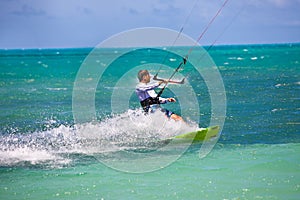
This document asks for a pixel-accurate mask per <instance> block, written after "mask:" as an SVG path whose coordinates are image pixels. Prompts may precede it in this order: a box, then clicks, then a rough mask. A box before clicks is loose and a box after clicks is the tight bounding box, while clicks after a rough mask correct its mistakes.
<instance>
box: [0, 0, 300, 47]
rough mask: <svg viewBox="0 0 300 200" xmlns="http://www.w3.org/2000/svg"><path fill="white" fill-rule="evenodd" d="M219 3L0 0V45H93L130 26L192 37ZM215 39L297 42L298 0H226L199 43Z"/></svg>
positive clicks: (187, 0) (191, 0)
mask: <svg viewBox="0 0 300 200" xmlns="http://www.w3.org/2000/svg"><path fill="white" fill-rule="evenodd" d="M195 2H196V3H195ZM223 2H224V0H198V1H197V0H64V1H63V0H0V48H65V47H66V48H68V47H94V46H96V45H97V44H99V43H100V42H101V41H103V40H105V39H107V38H108V37H110V36H112V35H114V34H117V33H119V32H122V31H126V30H129V29H133V28H141V27H161V28H170V29H173V30H177V31H179V30H180V28H181V27H182V26H183V24H184V26H183V27H184V29H183V32H184V33H185V34H186V35H188V36H190V37H192V38H194V39H195V40H196V39H197V38H198V37H199V35H200V34H201V32H202V31H203V29H204V28H205V26H206V25H207V24H208V22H209V20H210V19H211V18H212V17H213V16H214V15H215V13H216V12H217V10H218V9H219V8H220V6H221V5H222V3H223ZM192 8H193V11H192V12H191V15H190V17H188V16H189V14H190V11H191V9H192ZM187 19H188V20H187ZM185 21H187V22H186V23H184V22H185ZM216 39H218V40H217V43H216V44H256V43H291V42H300V0H247V1H242V0H229V2H228V4H227V5H226V7H225V8H224V9H223V11H222V13H221V14H220V15H219V16H218V17H217V19H216V20H215V21H214V23H213V24H212V25H211V26H210V27H209V29H208V31H207V33H206V34H205V35H204V37H203V38H202V39H201V40H200V44H202V45H208V44H211V43H213V41H214V40H216Z"/></svg>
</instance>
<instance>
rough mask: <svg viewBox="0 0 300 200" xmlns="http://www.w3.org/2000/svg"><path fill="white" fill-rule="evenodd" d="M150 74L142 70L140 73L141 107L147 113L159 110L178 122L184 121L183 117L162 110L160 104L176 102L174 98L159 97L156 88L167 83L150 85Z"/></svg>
mask: <svg viewBox="0 0 300 200" xmlns="http://www.w3.org/2000/svg"><path fill="white" fill-rule="evenodd" d="M150 78H151V77H150V74H149V72H148V71H147V70H140V71H139V72H138V79H139V84H138V85H137V86H136V90H135V92H136V94H137V96H138V98H139V100H140V103H141V106H142V107H143V109H144V111H145V113H148V112H149V111H150V112H155V111H156V110H157V109H159V110H160V111H162V112H164V113H165V115H166V116H167V117H168V118H171V119H174V120H176V121H179V120H182V117H180V116H179V115H176V114H175V113H173V112H171V111H169V110H167V109H164V108H161V107H160V104H165V103H167V102H176V100H175V99H174V98H162V97H157V94H156V92H155V91H154V89H155V88H158V87H159V86H160V85H161V84H162V83H164V82H165V81H160V82H156V83H153V84H149V83H150Z"/></svg>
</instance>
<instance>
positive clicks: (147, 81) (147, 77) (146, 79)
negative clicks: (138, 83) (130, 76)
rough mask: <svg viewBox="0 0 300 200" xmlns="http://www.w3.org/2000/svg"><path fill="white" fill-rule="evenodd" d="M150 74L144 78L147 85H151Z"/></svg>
mask: <svg viewBox="0 0 300 200" xmlns="http://www.w3.org/2000/svg"><path fill="white" fill-rule="evenodd" d="M150 78H151V77H150V74H146V75H145V76H144V81H145V83H149V82H150Z"/></svg>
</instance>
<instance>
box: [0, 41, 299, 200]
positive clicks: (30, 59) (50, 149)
mask: <svg viewBox="0 0 300 200" xmlns="http://www.w3.org/2000/svg"><path fill="white" fill-rule="evenodd" d="M91 50H92V49H89V48H86V49H32V50H21V49H19V50H0V91H1V92H0V199H299V197H300V156H299V152H300V131H299V130H300V117H299V114H300V45H299V44H280V45H240V46H232V45H228V46H215V47H213V48H212V49H210V50H209V54H210V56H211V57H212V59H213V60H214V62H215V64H216V66H217V68H218V70H219V71H220V74H221V76H222V78H223V83H224V87H225V91H226V98H227V108H226V119H225V124H224V128H223V130H222V134H221V136H220V138H219V140H218V142H217V143H216V145H215V147H214V148H213V150H212V151H211V152H210V154H208V155H207V156H206V157H205V158H202V159H200V158H199V154H198V152H199V148H200V146H201V144H194V145H191V147H189V148H188V150H187V151H186V152H185V153H184V155H182V156H181V157H180V158H179V159H178V160H176V161H175V162H173V163H172V164H170V165H169V166H167V167H164V168H162V169H159V170H155V171H153V172H149V173H137V174H133V173H125V172H122V171H119V170H115V169H112V168H110V167H108V166H106V165H104V164H102V162H100V161H99V159H97V157H94V156H93V154H91V152H93V153H95V151H96V153H97V154H100V155H102V154H105V155H109V154H107V152H110V153H111V152H113V153H114V152H120V151H123V148H124V146H126V147H128V146H130V147H132V146H133V147H135V145H137V143H132V138H135V139H136V137H137V135H138V134H137V132H139V131H141V129H139V128H137V127H130V126H128V123H127V122H128V121H127V120H128V118H130V117H132V116H129V117H128V114H125V115H122V114H121V116H119V115H118V116H115V115H112V114H111V112H112V111H111V109H110V102H111V95H112V90H113V88H114V84H113V83H115V82H116V80H117V79H120V78H121V77H122V74H123V73H124V70H125V71H126V70H130V69H131V68H132V67H133V66H132V63H134V62H136V57H134V56H133V57H130V56H129V57H126V59H127V60H121V61H122V67H120V68H114V70H107V72H106V73H104V75H103V77H102V79H101V81H102V82H100V83H99V85H98V86H97V90H96V91H95V108H96V120H95V121H93V122H91V123H87V124H85V129H86V130H88V133H90V135H91V138H89V139H90V140H92V141H93V142H91V141H89V140H83V139H82V138H80V137H78V135H77V132H76V128H75V126H74V119H73V112H72V94H73V87H74V82H75V80H76V75H77V72H78V70H79V69H80V67H81V65H82V64H83V63H84V60H85V58H86V56H87V55H88V54H89V53H90V51H91ZM181 50H182V51H185V50H186V49H185V48H184V47H182V49H181ZM115 51H117V50H114V51H112V52H111V51H108V52H102V53H103V55H106V56H108V57H109V56H111V54H113V53H114V52H115ZM147 51H149V50H147ZM140 53H141V54H142V53H143V52H140ZM156 53H157V56H158V57H163V55H160V51H158V52H156ZM141 56H143V55H141ZM153 59H154V58H153ZM168 60H169V61H170V62H173V63H177V64H178V62H179V59H178V58H170V59H168ZM139 62H140V61H139ZM146 62H147V61H142V64H146ZM137 64H138V63H137ZM140 64H141V63H140ZM99 65H100V66H101V63H99ZM162 71H163V70H162ZM182 73H183V74H185V73H186V74H188V76H187V79H188V82H189V83H190V84H191V85H192V86H193V87H195V91H196V93H197V92H199V93H197V98H198V101H199V103H200V115H201V118H200V121H199V122H197V123H198V124H199V125H200V126H202V127H205V126H208V125H209V119H210V115H211V113H210V107H211V105H210V99H209V92H208V91H207V88H206V86H205V83H204V82H203V80H202V79H201V77H199V76H197V75H196V74H194V73H195V72H193V71H192V70H191V71H189V68H188V67H186V68H184V69H183V70H182ZM132 80H134V81H136V77H135V76H132ZM129 82H130V81H129ZM170 87H172V89H173V88H174V91H175V90H176V87H173V86H170ZM179 87H180V86H179ZM166 94H168V95H172V92H171V91H170V90H168V91H166ZM198 94H199V95H198ZM122 103H123V102H122V101H121V100H120V104H122ZM126 103H127V102H126ZM128 106H129V108H130V109H129V110H130V111H132V110H135V109H138V107H139V104H138V102H137V99H136V97H134V95H133V96H132V98H131V99H130V101H129V105H128ZM170 108H171V109H172V110H174V111H175V112H180V110H179V109H178V104H174V105H171V107H170ZM190 113H191V115H193V111H190ZM129 115H130V114H129ZM191 118H192V119H193V116H191ZM130 119H131V118H130ZM173 125H174V124H173ZM117 126H119V129H118V127H117ZM120 127H121V128H120ZM144 128H145V127H144ZM146 128H149V127H146ZM116 130H117V131H116ZM120 130H122V131H123V132H124V133H123V132H122V133H123V134H125V137H121V134H119V135H118V134H117V135H116V132H120ZM155 130H156V129H154V133H155ZM169 130H170V131H169V132H172V131H171V130H172V129H169ZM100 133H101V134H100ZM160 134H161V133H160ZM170 134H171V133H170ZM102 136H105V139H109V140H111V141H113V142H119V143H118V144H119V145H117V147H118V148H115V146H114V149H112V148H111V146H103V143H102V140H101V139H102ZM146 136H147V135H146ZM151 137H156V136H155V135H153V134H152V135H151ZM159 137H164V135H159ZM156 138H157V137H156ZM148 140H150V139H149V138H147V137H145V138H143V140H142V143H145V142H146V143H147V141H148ZM135 142H136V140H135ZM120 143H122V145H120ZM95 147H97V148H95ZM149 148H150V147H149ZM152 150H153V149H147V147H146V149H145V148H144V149H143V151H144V152H147V151H152ZM143 151H141V152H139V153H141V154H143ZM174 152H176V148H175V149H173V150H172V148H171V149H169V152H168V153H170V154H172V153H174ZM98 158H99V157H98ZM132 159H135V158H132ZM158 159H159V157H158ZM129 162H130V161H129Z"/></svg>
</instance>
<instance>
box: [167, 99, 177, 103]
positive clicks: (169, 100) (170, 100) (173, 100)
mask: <svg viewBox="0 0 300 200" xmlns="http://www.w3.org/2000/svg"><path fill="white" fill-rule="evenodd" d="M167 100H168V102H176V99H175V98H168V99H167Z"/></svg>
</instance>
